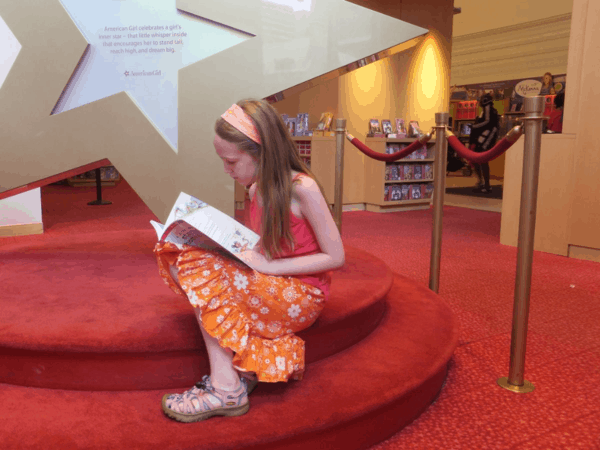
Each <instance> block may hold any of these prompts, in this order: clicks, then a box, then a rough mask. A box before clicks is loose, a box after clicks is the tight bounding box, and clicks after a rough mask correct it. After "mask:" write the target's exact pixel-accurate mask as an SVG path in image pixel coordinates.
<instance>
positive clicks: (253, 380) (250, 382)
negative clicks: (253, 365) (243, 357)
mask: <svg viewBox="0 0 600 450" xmlns="http://www.w3.org/2000/svg"><path fill="white" fill-rule="evenodd" d="M239 376H240V381H241V382H242V383H244V384H245V385H246V390H247V391H248V395H250V394H251V393H252V391H253V390H254V388H255V387H256V386H257V385H258V378H257V377H256V374H255V373H254V372H239Z"/></svg>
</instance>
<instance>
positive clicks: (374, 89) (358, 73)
mask: <svg viewBox="0 0 600 450" xmlns="http://www.w3.org/2000/svg"><path fill="white" fill-rule="evenodd" d="M351 77H352V84H351V85H352V95H353V97H354V98H355V99H356V101H357V103H358V105H360V106H366V105H370V104H371V103H373V102H374V101H375V98H377V96H378V95H379V94H380V93H381V90H382V84H383V80H382V74H381V71H380V70H379V69H378V63H373V64H368V65H366V66H364V67H361V68H360V69H358V70H355V71H354V72H352V74H351Z"/></svg>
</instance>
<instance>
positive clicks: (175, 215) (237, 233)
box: [150, 192, 259, 261]
mask: <svg viewBox="0 0 600 450" xmlns="http://www.w3.org/2000/svg"><path fill="white" fill-rule="evenodd" d="M150 223H151V224H152V226H153V227H154V230H155V231H156V234H157V236H158V240H159V242H173V243H174V244H175V245H177V246H181V245H183V244H187V245H191V246H193V247H200V248H206V249H211V250H215V251H218V252H220V253H223V254H224V255H226V256H230V257H235V258H238V257H237V254H238V253H240V252H243V251H245V250H252V249H253V248H254V246H255V245H256V243H257V242H258V241H259V236H258V234H256V233H255V232H253V231H252V230H250V229H249V228H246V227H245V226H244V225H242V224H241V223H239V222H238V221H236V220H235V219H232V218H231V217H229V216H228V215H227V214H225V213H223V212H221V211H219V210H218V209H216V208H213V207H212V206H210V205H208V204H207V203H205V202H203V201H202V200H199V199H197V198H195V197H192V196H191V195H188V194H186V193H184V192H182V193H180V194H179V197H177V200H176V201H175V204H174V205H173V208H172V209H171V212H170V213H169V216H168V217H167V221H166V222H165V223H164V225H163V224H161V223H159V222H156V221H154V220H151V221H150ZM238 260H239V258H238ZM239 261H241V260H239Z"/></svg>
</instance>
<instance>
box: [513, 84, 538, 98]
mask: <svg viewBox="0 0 600 450" xmlns="http://www.w3.org/2000/svg"><path fill="white" fill-rule="evenodd" d="M541 89H542V83H541V81H538V80H523V81H521V82H520V83H518V84H517V85H516V86H515V92H516V93H517V94H519V95H520V96H521V97H535V96H536V95H538V94H539V93H540V90H541Z"/></svg>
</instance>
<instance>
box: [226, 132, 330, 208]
mask: <svg viewBox="0 0 600 450" xmlns="http://www.w3.org/2000/svg"><path fill="white" fill-rule="evenodd" d="M292 140H293V141H294V142H295V143H296V146H297V147H298V151H299V152H300V157H301V158H302V159H303V160H304V162H305V163H306V164H307V165H308V167H309V168H310V170H311V171H312V173H313V174H314V175H315V177H316V178H317V180H318V181H319V183H321V186H322V187H323V191H324V193H325V200H326V201H327V203H328V204H330V205H332V204H333V195H334V190H335V145H336V144H335V137H332V136H293V137H292ZM246 191H247V189H246V188H245V187H244V186H242V185H241V184H239V183H237V182H236V183H235V204H236V208H237V209H243V208H244V201H245V199H246Z"/></svg>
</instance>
